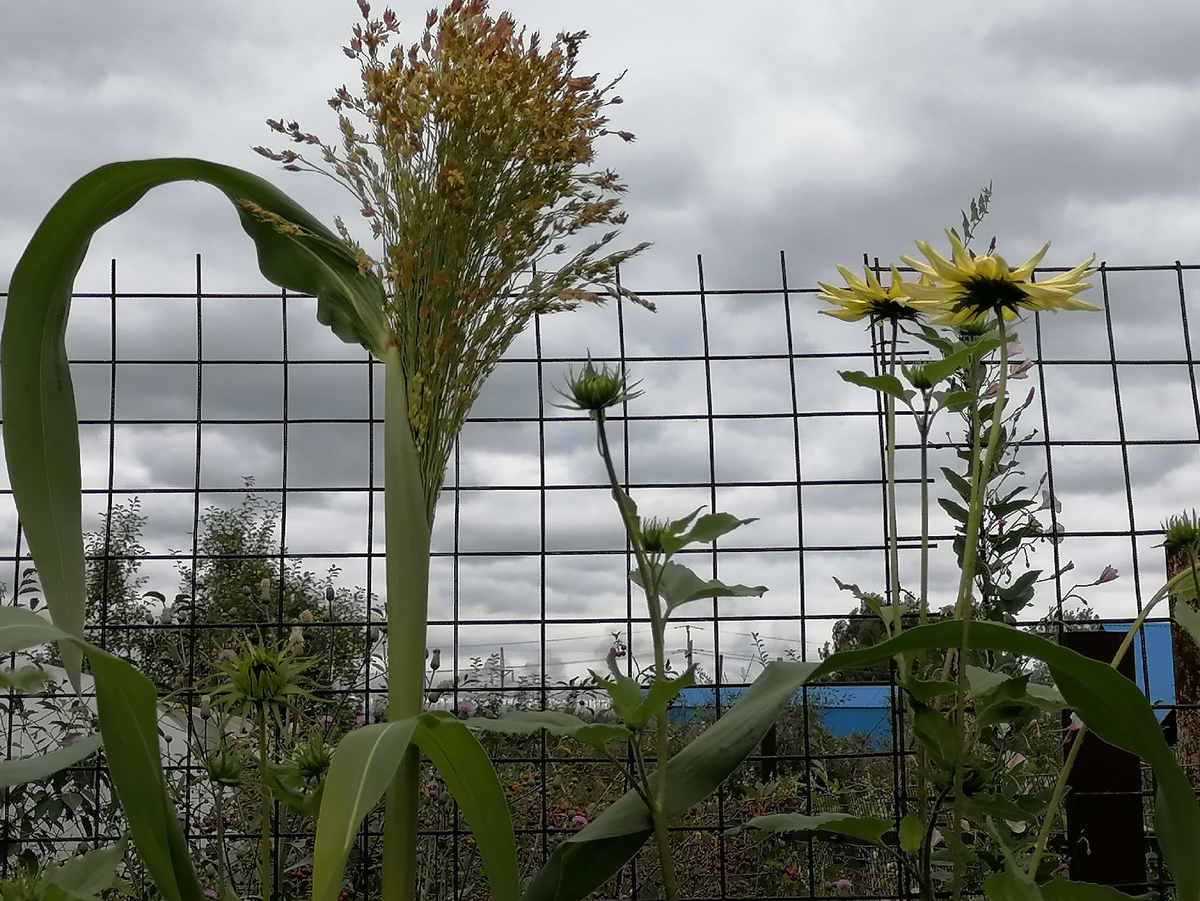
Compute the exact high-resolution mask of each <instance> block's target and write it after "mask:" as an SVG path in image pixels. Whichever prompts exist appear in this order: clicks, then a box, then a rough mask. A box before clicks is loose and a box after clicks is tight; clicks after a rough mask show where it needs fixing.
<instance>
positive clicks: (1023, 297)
mask: <svg viewBox="0 0 1200 901" xmlns="http://www.w3.org/2000/svg"><path fill="white" fill-rule="evenodd" d="M946 234H947V236H948V237H949V238H950V247H951V259H949V260H947V259H946V258H945V257H943V256H942V255H941V254H939V253H938V252H937V251H936V250H934V249H933V248H932V247H931V246H930V245H929V243H928V242H927V241H918V242H917V248H918V249H919V250H920V251H921V253H922V254H924V255H925V259H926V260H928V262H924V261H921V260H915V259H913V258H912V257H901V259H902V260H904V262H906V263H908V264H909V265H910V266H912V267H913V268H914V269H915V270H916V271H917V272H918V273H920V274H921V275H922V276H923V278H922V279H920V280H918V281H917V282H915V283H913V282H905V283H904V284H903V285H902V286H901V290H903V291H904V292H905V293H907V294H908V296H909V297H911V298H912V299H913V300H914V301H916V300H920V301H925V302H928V303H937V304H939V305H940V306H941V308H942V309H943V310H944V311H945V312H943V314H942V315H941V316H939V317H938V319H937V320H936V321H937V322H940V323H948V324H950V325H960V324H962V323H965V322H971V321H972V320H976V319H981V318H983V317H985V316H987V315H988V314H989V313H995V314H996V315H997V316H1003V317H1004V318H1005V319H1014V318H1016V316H1017V315H1019V313H1020V311H1021V310H1034V311H1037V310H1099V309H1100V307H1098V306H1096V305H1095V304H1093V303H1088V302H1087V301H1086V300H1080V299H1079V298H1078V297H1076V296H1075V295H1076V294H1078V293H1080V292H1081V291H1084V290H1086V289H1087V288H1090V287H1091V285H1089V284H1088V283H1087V282H1085V281H1083V279H1085V278H1087V277H1088V276H1089V275H1091V274H1092V273H1093V272H1095V271H1096V270H1094V269H1092V268H1090V267H1091V265H1092V262H1093V261H1094V260H1095V259H1096V258H1095V257H1094V256H1093V257H1092V258H1091V259H1089V260H1088V261H1087V262H1086V263H1080V264H1079V265H1078V266H1076V267H1075V268H1074V269H1071V270H1069V271H1067V272H1061V273H1059V274H1058V275H1054V276H1051V277H1049V278H1046V279H1043V280H1041V281H1037V282H1034V281H1030V277H1031V276H1032V275H1033V267H1034V266H1036V265H1037V264H1038V263H1039V262H1041V259H1042V257H1044V256H1045V255H1046V251H1047V250H1049V249H1050V242H1048V241H1047V242H1046V244H1044V245H1043V246H1042V249H1041V250H1039V251H1038V252H1037V253H1035V254H1034V255H1033V256H1031V257H1030V258H1029V259H1028V260H1026V261H1025V262H1024V263H1022V264H1021V265H1020V266H1017V267H1016V268H1012V267H1010V266H1009V265H1008V263H1007V262H1006V261H1005V259H1004V257H1002V256H1000V255H999V254H994V253H989V254H988V255H987V256H981V257H973V256H971V254H969V253H968V252H967V250H966V248H964V247H963V245H962V242H961V241H960V240H959V239H958V236H957V235H955V234H954V233H953V232H947V233H946Z"/></svg>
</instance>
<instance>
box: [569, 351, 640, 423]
mask: <svg viewBox="0 0 1200 901" xmlns="http://www.w3.org/2000/svg"><path fill="white" fill-rule="evenodd" d="M633 387H636V386H630V385H629V384H628V383H627V382H626V380H625V374H624V373H623V372H622V371H621V370H620V369H618V368H615V367H612V368H610V367H608V366H606V365H601V366H600V367H599V368H597V367H596V366H595V364H594V363H592V361H591V360H588V361H587V364H586V365H585V366H584V367H583V369H582V370H581V371H580V372H579V374H578V375H576V374H575V373H574V372H570V373H568V375H567V390H566V391H562V390H559V392H558V393H559V394H561V395H562V396H563V397H565V398H566V399H567V400H568V401H570V403H569V404H567V405H565V406H566V409H570V410H583V411H585V412H588V413H592V414H596V413H599V412H602V411H604V410H607V409H608V408H609V407H615V406H616V405H617V404H620V403H624V402H625V401H627V400H633V399H634V398H635V397H637V396H638V395H640V394H641V392H640V391H634V390H633Z"/></svg>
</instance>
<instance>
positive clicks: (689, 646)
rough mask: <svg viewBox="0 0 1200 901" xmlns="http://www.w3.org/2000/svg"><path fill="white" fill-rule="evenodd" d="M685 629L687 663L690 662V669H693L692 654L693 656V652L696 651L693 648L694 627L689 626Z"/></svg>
mask: <svg viewBox="0 0 1200 901" xmlns="http://www.w3.org/2000/svg"><path fill="white" fill-rule="evenodd" d="M684 628H685V629H687V662H688V669H691V666H692V654H693V652H694V651H695V648H694V647H693V646H692V627H691V626H690V625H688V626H684Z"/></svg>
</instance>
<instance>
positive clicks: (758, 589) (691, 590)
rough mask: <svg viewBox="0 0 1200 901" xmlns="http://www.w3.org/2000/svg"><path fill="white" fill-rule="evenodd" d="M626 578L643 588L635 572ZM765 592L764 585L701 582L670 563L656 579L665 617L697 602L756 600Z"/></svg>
mask: <svg viewBox="0 0 1200 901" xmlns="http://www.w3.org/2000/svg"><path fill="white" fill-rule="evenodd" d="M630 578H631V579H632V580H633V582H634V584H636V585H638V586H640V587H642V588H645V587H646V586H644V585H642V581H641V576H640V575H638V574H637V573H636V572H633V573H630ZM766 591H767V587H766V586H765V585H756V586H750V585H726V584H725V583H724V582H722V581H721V580H720V579H709V580H707V581H705V580H704V579H701V578H700V577H699V576H698V575H696V574H695V573H694V572H692V571H691V570H690V569H688V568H687V567H686V566H682V565H681V564H679V563H674V562H672V561H668V562H666V563H664V564H663V566H662V572H661V574H660V575H659V577H658V594H659V597H661V598H662V600H663V602H664V603H665V604H666V605H667V612H668V613H670V612H671V611H672V610H674V609H675V608H677V607H680V606H682V605H684V604H687V603H689V602H691V601H697V600H700V599H701V598H730V597H735V598H748V597H754V598H760V597H762V596H763V595H764V594H766Z"/></svg>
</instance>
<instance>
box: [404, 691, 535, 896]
mask: <svg viewBox="0 0 1200 901" xmlns="http://www.w3.org/2000/svg"><path fill="white" fill-rule="evenodd" d="M412 740H413V743H414V744H416V745H417V746H418V747H420V749H421V750H422V751H423V752H424V753H425V756H426V757H428V758H429V759H430V760H431V761H432V762H433V765H434V766H435V767H436V768H437V771H438V773H439V774H440V775H441V777H442V779H444V780H445V782H446V787H447V788H448V789H449V790H450V794H451V795H453V796H454V800H455V801H457V802H458V807H459V810H461V811H462V814H463V817H464V818H465V819H466V821H467V825H468V826H470V827H471V834H472V835H473V836H474V838H475V844H476V845H477V846H478V847H479V855H480V857H481V858H482V859H483V868H484V871H485V872H486V873H487V877H488V886H489V887H490V888H491V896H492V898H494V899H496V901H517V898H519V897H520V894H521V890H520V885H521V876H520V872H519V870H518V868H517V842H516V838H515V837H514V834H513V824H512V816H511V815H510V814H509V812H508V800H507V798H506V797H505V794H504V787H503V786H501V785H500V780H499V778H498V777H497V776H496V768H495V767H494V766H492V762H491V760H489V759H488V756H487V752H486V751H484V749H483V746H482V745H480V744H479V739H477V738H476V737H475V736H474V735H472V734H471V730H470V729H468V728H467V727H466V725H465V724H464V723H462V722H460V721H459V720H458V719H457V718H456V717H454V716H453V715H451V714H449V713H444V712H443V713H441V714H432V713H430V714H425V715H424V716H422V717H421V718H420V721H419V723H418V725H417V730H416V732H415V733H413V739H412Z"/></svg>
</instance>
